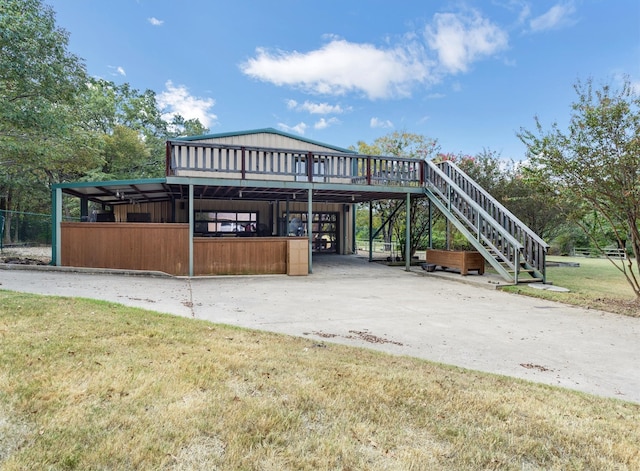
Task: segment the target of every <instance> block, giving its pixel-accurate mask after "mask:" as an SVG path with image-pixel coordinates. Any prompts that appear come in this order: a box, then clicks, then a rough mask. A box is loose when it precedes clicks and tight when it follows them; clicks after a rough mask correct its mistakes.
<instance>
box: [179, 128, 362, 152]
mask: <svg viewBox="0 0 640 471" xmlns="http://www.w3.org/2000/svg"><path fill="white" fill-rule="evenodd" d="M264 133H266V134H277V135H279V136H283V137H288V138H290V139H296V140H298V141H302V142H306V143H308V144H313V145H316V146H322V147H326V148H328V149H333V150H335V151H337V152H344V153H346V154H356V153H357V152H356V151H354V150H350V149H345V148H343V147H338V146H334V145H332V144H327V143H324V142H319V141H314V140H312V139H307V138H305V137H302V136H297V135H295V134H290V133H288V132H284V131H280V130H278V129H275V128H263V129H251V130H248V131H235V132H224V133H218V134H203V135H202V136H181V137H176V138H175V139H172V140H174V141H200V140H203V139H219V138H224V137H235V136H246V135H249V134H264Z"/></svg>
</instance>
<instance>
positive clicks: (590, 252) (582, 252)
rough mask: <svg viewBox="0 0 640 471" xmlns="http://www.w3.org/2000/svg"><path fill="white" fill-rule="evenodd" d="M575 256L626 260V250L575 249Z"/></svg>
mask: <svg viewBox="0 0 640 471" xmlns="http://www.w3.org/2000/svg"><path fill="white" fill-rule="evenodd" d="M573 255H574V256H575V257H594V258H597V257H608V258H625V257H626V253H625V250H624V249H618V248H606V247H605V248H604V249H594V248H592V247H575V248H574V249H573Z"/></svg>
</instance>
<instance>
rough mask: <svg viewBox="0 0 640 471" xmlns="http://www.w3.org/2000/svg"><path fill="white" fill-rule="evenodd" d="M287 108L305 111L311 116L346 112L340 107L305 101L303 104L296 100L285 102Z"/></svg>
mask: <svg viewBox="0 0 640 471" xmlns="http://www.w3.org/2000/svg"><path fill="white" fill-rule="evenodd" d="M287 108H288V109H290V110H296V111H306V112H307V113H311V114H342V113H344V112H345V111H348V110H350V109H351V108H347V109H346V110H345V109H344V108H342V107H341V106H340V105H330V104H329V103H313V102H310V101H305V102H304V103H298V102H297V101H296V100H287Z"/></svg>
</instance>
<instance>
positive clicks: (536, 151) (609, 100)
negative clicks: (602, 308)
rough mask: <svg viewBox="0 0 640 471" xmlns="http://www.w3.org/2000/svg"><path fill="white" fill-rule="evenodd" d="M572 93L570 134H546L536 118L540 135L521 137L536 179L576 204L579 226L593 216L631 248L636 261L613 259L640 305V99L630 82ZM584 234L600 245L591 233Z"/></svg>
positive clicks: (589, 84)
mask: <svg viewBox="0 0 640 471" xmlns="http://www.w3.org/2000/svg"><path fill="white" fill-rule="evenodd" d="M574 88H575V91H576V93H577V95H578V99H577V101H576V102H574V103H573V105H572V114H571V120H570V124H569V129H568V130H567V131H563V130H562V129H560V127H559V126H558V125H557V124H555V123H554V124H553V125H552V127H551V129H550V130H548V131H546V130H544V129H543V127H542V125H541V123H540V121H539V120H538V119H536V131H528V130H525V129H523V130H521V131H520V133H519V137H520V139H521V140H522V141H523V142H524V143H525V144H526V145H527V148H528V154H529V158H530V159H531V163H532V165H533V168H534V169H535V172H536V173H537V175H538V177H539V178H540V179H541V180H544V181H552V182H555V185H554V189H555V191H556V192H557V194H558V196H559V197H560V198H563V199H566V200H568V201H571V202H572V203H573V207H574V208H575V210H574V211H573V212H572V213H571V216H572V217H573V219H574V220H575V221H576V222H577V223H581V221H582V219H583V216H584V214H585V213H587V212H594V211H595V212H596V213H598V215H599V218H600V219H601V220H603V221H606V222H607V224H606V225H602V229H604V230H610V231H611V232H612V233H613V237H614V238H615V241H616V242H617V244H618V246H619V247H625V246H627V244H628V245H629V246H630V249H631V251H632V253H633V256H632V257H631V256H627V257H626V259H625V260H624V261H623V262H622V263H619V262H618V261H617V260H615V259H611V258H610V260H611V262H612V263H613V264H614V265H615V266H616V267H617V268H618V269H619V270H620V271H621V273H623V274H624V276H625V277H626V279H627V281H628V282H629V285H630V286H631V287H632V289H633V291H634V293H635V294H636V301H637V302H639V303H640V270H639V269H638V262H640V94H638V92H637V90H635V89H634V88H633V86H632V84H631V83H630V81H629V80H628V79H625V80H624V83H623V84H622V85H621V86H620V87H619V88H614V87H613V86H611V85H610V84H605V85H603V86H601V87H600V88H594V86H593V81H592V80H591V79H590V80H588V81H586V82H580V81H578V82H577V83H576V84H575V86H574ZM591 229H593V228H591ZM585 233H586V234H587V235H588V236H589V237H590V238H591V240H592V241H593V243H594V244H596V245H599V244H600V242H599V241H598V239H597V237H594V231H593V230H588V229H587V228H586V227H585ZM634 259H635V262H636V263H635V264H634Z"/></svg>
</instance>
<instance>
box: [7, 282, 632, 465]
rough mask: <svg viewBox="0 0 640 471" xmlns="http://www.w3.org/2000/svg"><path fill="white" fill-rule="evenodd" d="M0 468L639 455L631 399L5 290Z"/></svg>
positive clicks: (627, 458) (618, 459) (589, 460)
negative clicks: (629, 401)
mask: <svg viewBox="0 0 640 471" xmlns="http://www.w3.org/2000/svg"><path fill="white" fill-rule="evenodd" d="M0 364H1V365H2V368H1V369H0V468H2V469H3V470H6V471H9V470H24V469H52V470H58V469H59V470H62V469H81V470H92V469H100V470H111V469H162V470H198V469H202V470H214V469H221V470H227V469H228V470H253V469H256V470H257V469H260V470H323V469H331V470H336V469H340V470H348V469H351V470H361V469H367V470H391V469H393V470H396V469H398V470H431V469H444V470H463V469H472V470H476V469H513V470H535V469H557V470H564V469H574V470H586V469H594V470H595V469H598V470H607V469H612V470H613V469H615V470H627V469H629V470H631V469H640V448H639V447H638V443H640V428H639V427H638V423H640V405H638V404H632V403H627V402H622V401H619V400H614V399H603V398H598V397H594V396H590V395H586V394H581V393H578V392H573V391H568V390H563V389H558V388H553V387H550V386H545V385H539V384H533V383H528V382H525V381H521V380H517V379H512V378H506V377H500V376H495V375H489V374H483V373H478V372H472V371H466V370H462V369H460V368H455V367H449V366H444V365H438V364H434V363H430V362H426V361H423V360H418V359H412V358H406V357H397V356H391V355H385V354H382V353H378V352H373V351H369V350H364V349H356V348H350V347H346V346H338V345H333V344H328V343H318V342H317V341H312V340H309V339H301V338H292V337H287V336H283V335H276V334H271V333H262V332H256V331H250V330H244V329H239V328H233V327H227V326H221V325H214V324H211V323H207V322H204V321H195V320H190V319H184V318H180V317H174V316H168V315H162V314H157V313H152V312H148V311H144V310H140V309H133V308H127V307H123V306H121V305H117V304H112V303H105V302H97V301H89V300H83V299H70V298H54V297H42V296H35V295H29V294H22V293H13V292H6V291H0Z"/></svg>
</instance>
